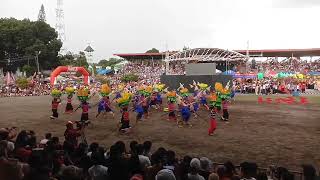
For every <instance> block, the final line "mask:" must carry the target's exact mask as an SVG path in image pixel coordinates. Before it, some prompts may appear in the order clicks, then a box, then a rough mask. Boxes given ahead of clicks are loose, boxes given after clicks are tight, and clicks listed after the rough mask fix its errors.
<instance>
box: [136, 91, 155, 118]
mask: <svg viewBox="0 0 320 180" xmlns="http://www.w3.org/2000/svg"><path fill="white" fill-rule="evenodd" d="M138 92H139V93H140V94H141V96H140V102H141V104H142V108H143V114H144V117H145V118H146V119H148V118H149V106H150V95H151V93H152V87H151V86H147V87H145V86H141V87H140V88H139V89H138Z"/></svg>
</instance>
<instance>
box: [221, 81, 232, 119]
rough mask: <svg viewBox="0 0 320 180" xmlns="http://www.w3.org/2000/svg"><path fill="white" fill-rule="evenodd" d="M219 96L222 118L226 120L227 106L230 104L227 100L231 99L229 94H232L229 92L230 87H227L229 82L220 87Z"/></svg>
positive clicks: (227, 115)
mask: <svg viewBox="0 0 320 180" xmlns="http://www.w3.org/2000/svg"><path fill="white" fill-rule="evenodd" d="M220 96H221V99H222V113H223V115H222V120H224V121H228V120H229V111H228V107H229V104H230V101H229V100H230V99H231V96H232V93H231V92H230V89H229V83H228V84H227V86H226V87H225V88H223V89H222V91H221V95H220Z"/></svg>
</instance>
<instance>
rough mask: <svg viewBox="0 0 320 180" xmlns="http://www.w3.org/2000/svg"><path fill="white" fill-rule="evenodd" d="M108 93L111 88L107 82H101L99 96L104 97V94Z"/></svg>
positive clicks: (107, 94)
mask: <svg viewBox="0 0 320 180" xmlns="http://www.w3.org/2000/svg"><path fill="white" fill-rule="evenodd" d="M110 93H111V88H110V87H109V86H108V84H103V85H102V86H101V90H100V94H101V96H102V97H106V96H109V94H110Z"/></svg>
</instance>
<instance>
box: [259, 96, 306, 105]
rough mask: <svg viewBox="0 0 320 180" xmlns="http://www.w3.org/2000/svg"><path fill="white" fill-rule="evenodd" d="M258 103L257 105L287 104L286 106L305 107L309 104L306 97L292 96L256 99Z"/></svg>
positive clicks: (260, 97)
mask: <svg viewBox="0 0 320 180" xmlns="http://www.w3.org/2000/svg"><path fill="white" fill-rule="evenodd" d="M258 103H259V104H287V105H306V104H309V101H308V99H307V98H306V97H299V98H295V97H292V96H288V97H277V98H271V97H265V98H264V97H262V96H259V97H258Z"/></svg>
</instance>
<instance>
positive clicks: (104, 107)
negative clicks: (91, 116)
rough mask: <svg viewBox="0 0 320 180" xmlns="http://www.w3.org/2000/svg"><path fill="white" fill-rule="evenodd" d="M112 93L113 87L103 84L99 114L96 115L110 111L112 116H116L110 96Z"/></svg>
mask: <svg viewBox="0 0 320 180" xmlns="http://www.w3.org/2000/svg"><path fill="white" fill-rule="evenodd" d="M110 93H111V88H110V87H109V86H108V85H107V84H103V85H102V86H101V90H100V95H101V96H102V98H101V100H100V101H99V104H98V114H97V115H96V117H98V116H99V115H100V113H101V112H105V113H110V114H111V115H112V117H114V112H113V110H112V109H111V101H110V97H109V96H110Z"/></svg>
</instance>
